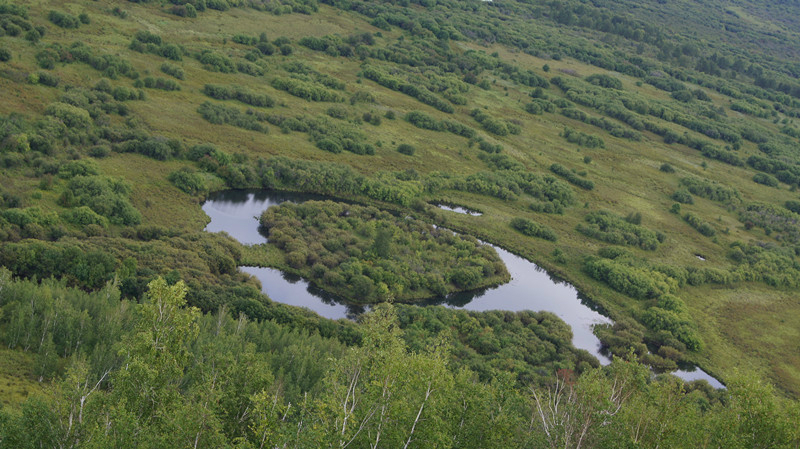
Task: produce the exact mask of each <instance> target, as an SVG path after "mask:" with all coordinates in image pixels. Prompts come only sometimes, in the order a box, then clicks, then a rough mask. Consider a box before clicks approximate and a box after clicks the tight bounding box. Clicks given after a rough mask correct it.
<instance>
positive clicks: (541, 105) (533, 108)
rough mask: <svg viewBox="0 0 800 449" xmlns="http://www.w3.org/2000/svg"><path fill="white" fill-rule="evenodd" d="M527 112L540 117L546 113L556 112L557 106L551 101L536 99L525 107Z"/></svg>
mask: <svg viewBox="0 0 800 449" xmlns="http://www.w3.org/2000/svg"><path fill="white" fill-rule="evenodd" d="M525 111H526V112H528V113H529V114H534V115H539V114H542V113H544V112H556V106H555V105H554V104H553V103H552V102H551V101H549V100H545V99H542V98H534V99H533V101H531V102H530V103H527V104H526V105H525Z"/></svg>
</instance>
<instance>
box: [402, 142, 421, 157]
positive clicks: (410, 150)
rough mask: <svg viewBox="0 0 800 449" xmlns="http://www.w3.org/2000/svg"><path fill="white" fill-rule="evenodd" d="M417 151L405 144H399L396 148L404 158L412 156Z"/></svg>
mask: <svg viewBox="0 0 800 449" xmlns="http://www.w3.org/2000/svg"><path fill="white" fill-rule="evenodd" d="M416 151H417V149H416V148H414V146H413V145H409V144H407V143H401V144H400V145H398V146H397V152H398V153H400V154H405V155H406V156H413V155H414V153H415V152H416Z"/></svg>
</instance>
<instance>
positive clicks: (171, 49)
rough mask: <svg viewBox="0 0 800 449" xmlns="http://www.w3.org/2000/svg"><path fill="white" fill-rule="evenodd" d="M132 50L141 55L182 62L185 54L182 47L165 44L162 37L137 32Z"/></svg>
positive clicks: (132, 42) (145, 32)
mask: <svg viewBox="0 0 800 449" xmlns="http://www.w3.org/2000/svg"><path fill="white" fill-rule="evenodd" d="M130 49H131V50H133V51H138V52H140V53H151V54H154V55H158V56H163V57H165V58H167V59H171V60H173V61H180V60H182V59H183V54H184V50H183V49H182V48H181V47H179V46H177V45H175V44H168V43H166V42H163V41H162V40H161V36H159V35H157V34H154V33H151V32H149V31H137V32H136V34H135V35H134V36H133V40H132V41H131V44H130Z"/></svg>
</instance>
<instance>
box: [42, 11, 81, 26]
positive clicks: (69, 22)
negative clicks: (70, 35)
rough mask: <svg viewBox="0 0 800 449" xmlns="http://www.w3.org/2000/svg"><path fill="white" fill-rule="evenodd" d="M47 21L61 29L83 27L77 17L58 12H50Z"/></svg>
mask: <svg viewBox="0 0 800 449" xmlns="http://www.w3.org/2000/svg"><path fill="white" fill-rule="evenodd" d="M87 18H88V16H87ZM47 20H49V21H50V22H52V23H53V24H54V25H57V26H59V27H61V28H78V27H79V26H81V20H80V19H78V18H77V17H75V16H73V15H72V14H67V13H62V12H58V11H50V12H49V13H48V14H47Z"/></svg>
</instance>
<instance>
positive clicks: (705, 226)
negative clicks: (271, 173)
mask: <svg viewBox="0 0 800 449" xmlns="http://www.w3.org/2000/svg"><path fill="white" fill-rule="evenodd" d="M683 221H685V222H686V223H689V226H691V227H693V228H695V229H696V230H697V232H699V233H701V234H703V235H704V236H706V237H714V236H715V235H716V234H717V230H716V229H714V227H713V226H711V224H709V223H707V222H705V221H703V219H701V218H700V217H698V216H697V215H695V214H693V213H691V212H687V213H686V214H685V215H684V216H683Z"/></svg>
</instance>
